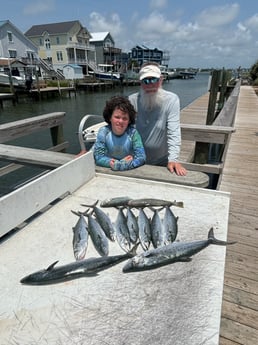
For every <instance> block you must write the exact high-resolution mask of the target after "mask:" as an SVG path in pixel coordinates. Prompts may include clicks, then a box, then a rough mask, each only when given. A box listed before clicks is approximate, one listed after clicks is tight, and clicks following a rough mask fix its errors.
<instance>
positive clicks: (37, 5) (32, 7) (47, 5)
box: [23, 0, 55, 16]
mask: <svg viewBox="0 0 258 345" xmlns="http://www.w3.org/2000/svg"><path fill="white" fill-rule="evenodd" d="M54 9H55V0H45V1H33V2H31V3H29V4H28V5H27V6H25V7H24V9H23V14H25V15H29V16H30V15H37V14H40V13H43V12H52V11H53V10H54Z"/></svg>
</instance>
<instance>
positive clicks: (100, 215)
mask: <svg viewBox="0 0 258 345" xmlns="http://www.w3.org/2000/svg"><path fill="white" fill-rule="evenodd" d="M97 203H98V200H97V201H96V203H94V204H93V205H85V204H81V205H82V206H86V207H91V208H92V209H93V212H94V215H95V217H96V220H97V222H98V223H99V225H100V226H101V228H102V229H103V230H104V232H105V234H106V236H107V238H108V239H109V240H110V241H112V242H114V241H115V229H114V226H113V224H112V222H111V219H110V218H109V216H108V215H107V214H106V213H105V212H104V211H102V210H101V208H99V207H97Z"/></svg>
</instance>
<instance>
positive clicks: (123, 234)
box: [115, 208, 131, 253]
mask: <svg viewBox="0 0 258 345" xmlns="http://www.w3.org/2000/svg"><path fill="white" fill-rule="evenodd" d="M115 230H116V239H117V242H118V244H119V246H120V247H121V248H122V249H123V250H124V251H125V252H126V253H127V252H129V251H130V249H131V239H130V233H129V229H128V225H127V219H126V217H125V215H124V213H123V209H122V208H119V210H118V214H117V218H116V222H115Z"/></svg>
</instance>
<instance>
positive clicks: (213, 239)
mask: <svg viewBox="0 0 258 345" xmlns="http://www.w3.org/2000/svg"><path fill="white" fill-rule="evenodd" d="M208 241H209V242H210V243H211V244H216V245H218V246H226V245H228V244H235V243H237V242H236V241H233V242H227V241H221V240H218V239H217V238H216V237H215V236H214V231H213V227H211V228H210V230H209V233H208Z"/></svg>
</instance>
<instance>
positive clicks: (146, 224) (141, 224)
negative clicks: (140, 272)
mask: <svg viewBox="0 0 258 345" xmlns="http://www.w3.org/2000/svg"><path fill="white" fill-rule="evenodd" d="M138 228H139V240H140V243H141V246H142V249H143V250H148V249H149V247H150V244H151V229H150V221H149V219H148V217H147V216H146V213H145V212H144V210H143V209H142V208H140V209H139V215H138Z"/></svg>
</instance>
